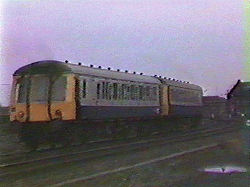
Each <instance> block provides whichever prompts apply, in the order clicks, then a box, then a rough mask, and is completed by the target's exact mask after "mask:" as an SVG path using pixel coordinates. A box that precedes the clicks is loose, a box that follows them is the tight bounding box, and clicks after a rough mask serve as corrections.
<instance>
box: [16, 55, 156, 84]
mask: <svg viewBox="0 0 250 187" xmlns="http://www.w3.org/2000/svg"><path fill="white" fill-rule="evenodd" d="M56 73H59V74H63V73H75V74H79V75H87V76H94V77H103V78H110V79H117V80H126V81H133V82H143V83H149V84H161V82H160V81H159V80H158V79H156V78H154V77H151V76H147V75H139V74H133V73H125V72H118V71H114V70H107V69H101V68H95V67H88V66H84V65H77V64H72V63H65V62H61V61H55V60H46V61H38V62H34V63H32V64H28V65H26V66H23V67H21V68H19V69H18V70H16V71H15V73H14V76H18V75H26V74H56Z"/></svg>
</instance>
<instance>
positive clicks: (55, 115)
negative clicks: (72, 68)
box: [10, 74, 76, 123]
mask: <svg viewBox="0 0 250 187" xmlns="http://www.w3.org/2000/svg"><path fill="white" fill-rule="evenodd" d="M63 76H64V78H65V79H66V85H65V86H66V87H65V98H64V99H63V100H62V101H55V100H53V99H51V101H50V102H48V99H44V100H43V101H33V100H32V97H35V95H38V94H39V92H36V93H34V92H32V89H31V91H30V94H29V95H28V96H27V95H25V98H24V101H23V102H19V99H18V98H19V97H20V96H19V95H20V93H19V92H20V90H21V88H20V84H19V83H18V80H19V79H20V77H18V76H16V77H13V85H12V93H11V105H10V121H12V122H14V121H17V122H23V123H24V122H48V121H51V120H57V119H59V120H75V119H76V102H75V76H74V75H73V74H67V75H63ZM27 79H28V80H33V79H40V77H39V76H38V75H32V76H29V77H28V78H27ZM31 83H32V81H31ZM31 85H32V86H33V87H36V88H37V90H38V89H40V88H39V86H40V85H39V84H31ZM32 86H31V87H32ZM55 88H56V87H55ZM56 91H57V89H54V92H56ZM58 91H59V92H60V90H58ZM56 94H57V95H59V94H60V93H56ZM27 97H30V98H31V99H29V100H27V99H26V98H27Z"/></svg>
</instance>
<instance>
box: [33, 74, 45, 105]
mask: <svg viewBox="0 0 250 187" xmlns="http://www.w3.org/2000/svg"><path fill="white" fill-rule="evenodd" d="M48 87H49V78H48V77H41V76H39V77H32V79H31V90H30V92H31V94H30V95H31V101H33V102H42V101H47V98H48Z"/></svg>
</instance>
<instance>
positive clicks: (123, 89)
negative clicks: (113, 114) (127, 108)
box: [121, 84, 125, 99]
mask: <svg viewBox="0 0 250 187" xmlns="http://www.w3.org/2000/svg"><path fill="white" fill-rule="evenodd" d="M124 93H125V84H122V93H121V99H125V94H124Z"/></svg>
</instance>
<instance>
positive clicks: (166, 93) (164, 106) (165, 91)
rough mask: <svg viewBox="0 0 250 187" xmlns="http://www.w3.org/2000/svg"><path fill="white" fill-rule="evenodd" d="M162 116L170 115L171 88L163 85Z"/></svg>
mask: <svg viewBox="0 0 250 187" xmlns="http://www.w3.org/2000/svg"><path fill="white" fill-rule="evenodd" d="M160 103H161V115H162V116H167V115H168V113H169V86H166V85H163V86H161V88H160Z"/></svg>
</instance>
